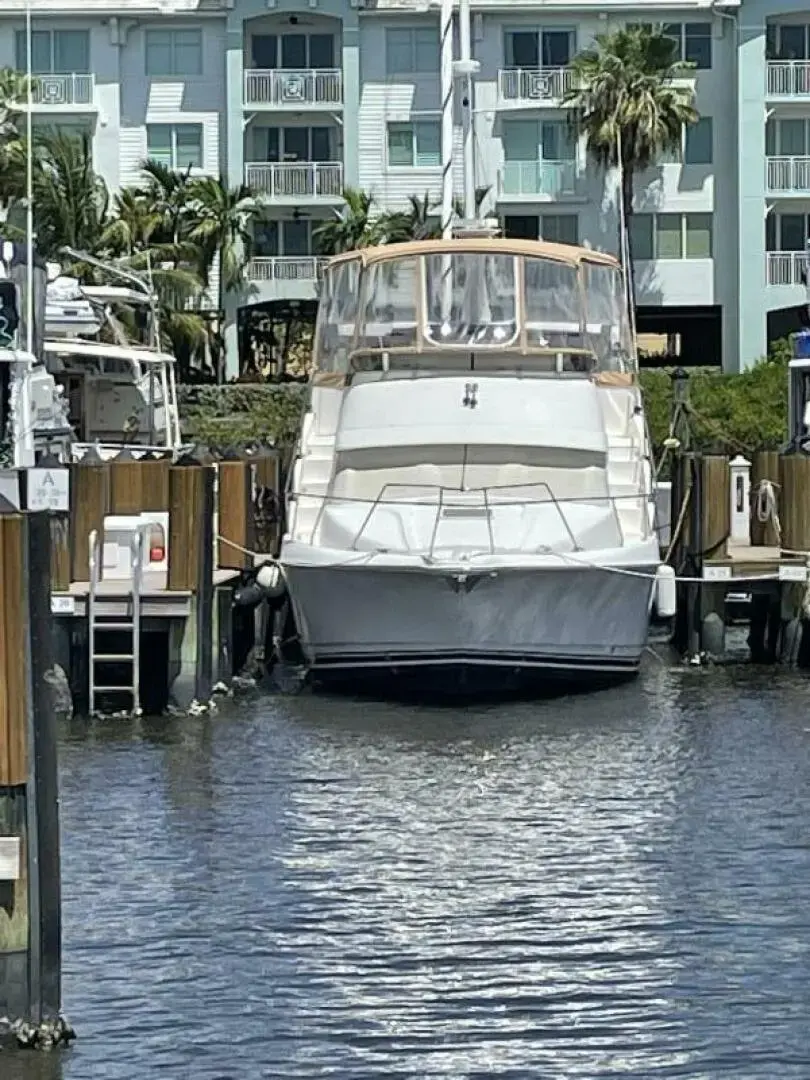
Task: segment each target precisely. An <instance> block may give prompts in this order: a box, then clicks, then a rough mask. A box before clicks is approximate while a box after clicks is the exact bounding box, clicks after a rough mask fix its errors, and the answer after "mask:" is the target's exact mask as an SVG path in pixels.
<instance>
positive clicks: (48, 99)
mask: <svg viewBox="0 0 810 1080" xmlns="http://www.w3.org/2000/svg"><path fill="white" fill-rule="evenodd" d="M95 88H96V77H95V75H35V76H34V85H33V87H32V89H31V97H32V99H33V103H34V108H35V109H37V110H41V109H51V108H53V109H59V110H60V111H61V112H70V111H72V110H74V109H79V110H82V111H84V110H86V109H94V108H95Z"/></svg>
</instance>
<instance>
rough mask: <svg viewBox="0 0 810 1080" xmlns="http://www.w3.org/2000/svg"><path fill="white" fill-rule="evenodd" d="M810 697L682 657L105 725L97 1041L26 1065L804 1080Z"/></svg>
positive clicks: (71, 775) (111, 1074)
mask: <svg viewBox="0 0 810 1080" xmlns="http://www.w3.org/2000/svg"><path fill="white" fill-rule="evenodd" d="M805 700H806V689H805V684H804V683H803V682H802V681H801V680H798V679H795V678H790V677H780V678H779V679H778V680H777V679H774V680H773V681H772V682H770V683H769V684H763V683H761V682H760V681H759V679H758V677H757V676H756V675H755V674H754V673H750V672H749V673H741V672H729V673H728V674H726V673H724V672H720V673H713V674H712V675H711V677H710V678H706V677H705V675H704V673H696V672H691V671H675V672H670V671H666V670H664V669H662V668H658V667H656V668H652V669H651V670H650V671H649V672H648V673H647V674H646V676H645V677H644V678H643V679H642V680H640V681H639V682H638V683H636V684H635V685H633V686H631V687H627V688H624V689H622V690H618V691H615V692H610V693H608V694H603V695H599V696H594V697H587V698H577V699H574V698H570V699H564V700H562V701H557V702H546V703H540V704H517V705H510V706H508V707H506V706H503V707H494V706H487V707H481V708H474V709H470V708H468V709H465V710H462V711H459V712H455V713H454V712H452V711H449V710H439V709H429V708H415V707H405V706H381V705H376V704H374V703H370V702H368V701H362V702H360V701H351V700H345V699H342V700H341V699H334V698H315V697H308V696H302V697H298V698H279V697H275V698H274V697H270V698H265V699H263V700H261V701H258V702H253V703H251V704H248V705H243V706H241V707H239V708H235V709H234V710H233V711H232V712H229V713H222V714H220V715H219V716H217V717H215V718H196V719H186V720H180V721H159V722H151V723H147V724H145V725H144V726H143V728H142V729H139V730H135V729H132V728H130V727H128V726H121V725H120V723H119V724H117V725H106V726H93V727H89V728H88V727H82V726H81V725H79V724H77V725H76V726H75V727H74V728H73V729H72V730H71V731H70V732H66V733H65V739H64V742H63V746H62V784H63V829H64V841H63V843H64V900H65V943H66V955H65V999H66V1002H65V1003H66V1007H67V1011H68V1013H69V1015H70V1017H71V1019H72V1020H73V1022H74V1023H75V1024H76V1026H77V1028H78V1029H79V1031H80V1035H81V1039H80V1042H79V1043H78V1044H77V1045H76V1047H75V1049H74V1050H72V1051H71V1052H70V1054H69V1055H67V1056H65V1057H64V1058H63V1059H62V1060H61V1062H58V1061H56V1059H51V1060H50V1062H49V1063H47V1064H43V1062H42V1061H41V1060H38V1061H33V1060H32V1059H31V1058H30V1057H29V1058H25V1057H12V1056H11V1055H4V1058H5V1060H4V1061H3V1062H2V1063H0V1065H1V1066H2V1067H0V1075H2V1077H3V1080H91V1078H92V1080H119V1078H121V1080H125V1078H126V1080H131V1078H134V1077H141V1076H143V1077H148V1076H158V1075H160V1076H166V1077H168V1078H170V1080H185V1078H187V1077H188V1078H191V1077H194V1078H195V1080H230V1078H233V1080H236V1078H237V1077H238V1078H239V1080H242V1078H245V1080H254V1078H257V1080H258V1078H262V1077H269V1078H273V1080H284V1078H287V1077H290V1078H292V1077H294V1078H295V1080H307V1078H309V1077H312V1078H315V1077H336V1078H340V1080H363V1078H366V1077H368V1078H377V1077H379V1078H396V1077H442V1078H445V1080H451V1078H463V1080H475V1078H483V1077H487V1078H490V1077H493V1078H494V1077H498V1078H521V1080H525V1078H535V1077H539V1078H546V1077H547V1078H549V1080H568V1078H571V1080H574V1078H588V1080H601V1078H609V1077H619V1076H621V1077H627V1078H637V1080H651V1078H658V1077H661V1078H663V1077H673V1078H675V1077H677V1078H688V1080H716V1078H723V1077H733V1078H735V1080H774V1077H776V1076H778V1077H779V1078H780V1080H791V1078H801V1080H807V1077H808V1076H810V1044H808V1041H807V1038H806V1017H807V1014H808V1006H810V990H808V980H807V974H806V973H807V970H808V959H810V956H809V955H808V954H809V953H810V935H808V929H810V925H809V924H810V916H808V915H807V914H806V913H805V910H806V905H804V904H803V903H802V900H801V898H802V897H803V896H804V895H805V894H806V892H807V890H808V887H810V845H808V842H807V839H806V838H807V835H808V827H810V783H809V782H808V781H810V733H808V732H807V731H806V730H805V725H804V723H803V720H802V717H803V716H804V715H806V711H805V710H806V706H805ZM43 1070H45V1071H43Z"/></svg>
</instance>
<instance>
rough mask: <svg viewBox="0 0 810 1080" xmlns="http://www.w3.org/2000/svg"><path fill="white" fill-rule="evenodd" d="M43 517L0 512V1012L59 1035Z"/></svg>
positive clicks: (47, 541) (47, 560) (47, 548)
mask: <svg viewBox="0 0 810 1080" xmlns="http://www.w3.org/2000/svg"><path fill="white" fill-rule="evenodd" d="M50 605H51V522H50V519H49V515H48V514H47V513H38V514H21V513H16V512H5V513H4V512H0V671H2V680H0V1012H2V1013H3V1014H4V1015H6V1016H10V1017H14V1018H21V1019H23V1020H25V1021H26V1022H30V1023H32V1024H34V1025H39V1024H41V1023H44V1024H46V1025H47V1026H48V1029H49V1030H50V1031H51V1032H52V1033H53V1034H54V1037H55V1038H56V1040H57V1041H58V1036H57V1030H58V1029H60V1024H61V1022H60V1020H59V1010H60V997H61V977H60V965H61V914H60V911H61V900H60V877H59V819H58V793H57V763H56V722H55V713H54V703H53V697H52V689H51V685H50V682H49V679H50V675H51V671H52V667H53V664H52V658H53V637H52V633H51V606H50Z"/></svg>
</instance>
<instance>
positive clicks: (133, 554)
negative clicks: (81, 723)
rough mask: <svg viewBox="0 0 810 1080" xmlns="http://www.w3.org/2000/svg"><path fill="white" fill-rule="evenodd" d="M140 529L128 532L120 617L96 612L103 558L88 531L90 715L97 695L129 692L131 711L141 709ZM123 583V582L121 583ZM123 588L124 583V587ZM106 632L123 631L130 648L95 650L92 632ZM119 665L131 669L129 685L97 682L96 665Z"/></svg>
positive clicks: (95, 535)
mask: <svg viewBox="0 0 810 1080" xmlns="http://www.w3.org/2000/svg"><path fill="white" fill-rule="evenodd" d="M143 546H144V535H143V530H142V529H141V528H138V529H136V530H135V532H134V533H133V534H132V541H131V547H130V569H131V572H132V576H131V579H130V585H129V592H128V603H127V607H128V609H129V610H128V613H127V614H126V615H125V616H124V617H120V616H106V615H103V614H102V615H99V613H98V587H99V582H100V580H101V565H102V558H103V549H102V539H101V538H100V537H99V535H98V532H97V531H96V530H95V529H94V530H93V531H92V532H91V533H90V543H89V552H90V560H89V562H90V589H89V592H88V595H87V626H88V646H89V657H88V676H89V706H90V714H91V716H92V715H94V714H95V713H96V702H97V696H98V695H99V694H129V695H130V697H131V700H132V712H133V714H136V715H137V714H138V713H140V709H141V688H140V669H141V593H142V586H143ZM122 584H123V583H122ZM124 588H125V586H124ZM109 632H118V633H127V634H129V635H130V638H131V647H130V650H129V651H128V652H120V653H111V652H99V651H98V650H97V645H96V635H97V634H99V633H102V634H106V633H109ZM100 664H106V665H110V664H121V665H127V666H129V668H130V671H131V681H130V683H129V684H123V683H119V684H117V685H110V684H105V683H102V682H99V681H98V678H97V674H96V665H100Z"/></svg>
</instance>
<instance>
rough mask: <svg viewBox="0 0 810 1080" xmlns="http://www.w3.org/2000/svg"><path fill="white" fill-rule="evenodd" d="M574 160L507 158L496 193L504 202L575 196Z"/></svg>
mask: <svg viewBox="0 0 810 1080" xmlns="http://www.w3.org/2000/svg"><path fill="white" fill-rule="evenodd" d="M576 183H577V165H576V162H575V161H508V162H506V164H505V165H503V166H502V167H501V168H500V170H499V171H498V194H499V195H500V197H501V199H502V200H504V201H507V202H513V201H518V202H520V201H528V202H550V201H552V200H554V199H560V198H564V197H565V196H567V195H576V193H577V191H576Z"/></svg>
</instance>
